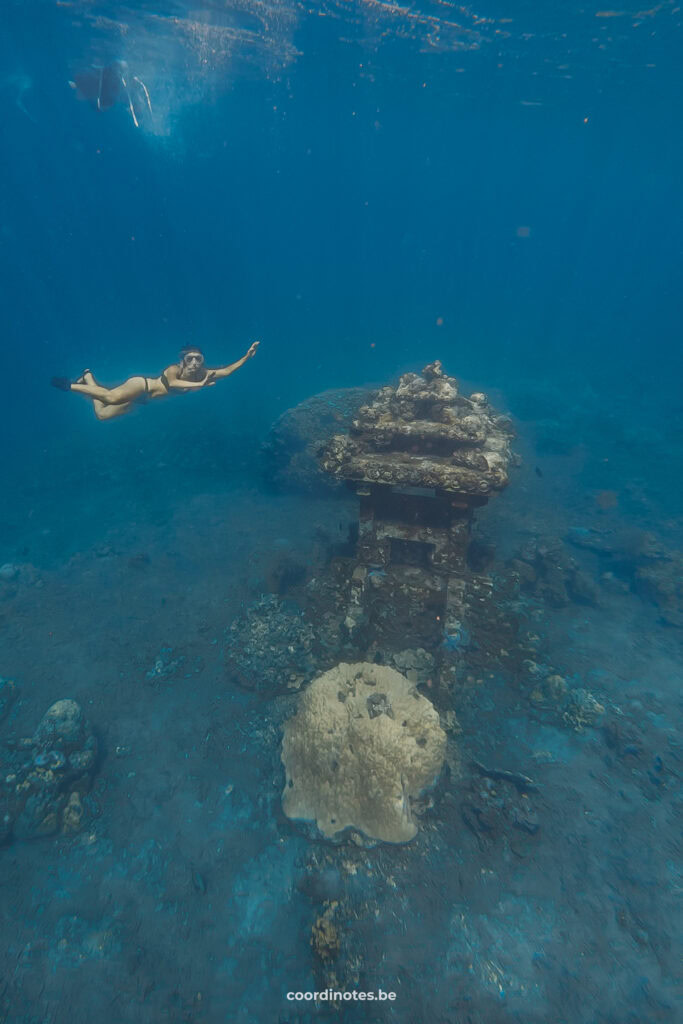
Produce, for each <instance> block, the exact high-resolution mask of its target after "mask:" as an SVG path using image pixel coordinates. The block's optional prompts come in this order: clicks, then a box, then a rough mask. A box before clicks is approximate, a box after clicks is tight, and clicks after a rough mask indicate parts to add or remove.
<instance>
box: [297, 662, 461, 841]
mask: <svg viewBox="0 0 683 1024" xmlns="http://www.w3.org/2000/svg"><path fill="white" fill-rule="evenodd" d="M445 747H446V736H445V733H444V732H443V730H442V728H441V725H440V724H439V714H438V712H437V711H436V709H435V708H434V707H433V705H432V704H431V703H430V701H428V700H427V699H426V697H423V696H421V695H420V694H419V693H418V692H417V690H416V689H415V686H414V684H413V683H411V682H409V681H408V680H407V679H406V678H405V677H404V676H402V675H401V674H400V673H399V672H396V671H395V670H394V669H392V668H387V667H386V666H384V665H374V664H370V663H368V662H359V663H357V664H353V665H349V664H344V663H342V664H341V665H337V666H336V667H335V668H333V669H330V671H329V672H325V673H324V674H323V675H322V676H320V677H319V678H318V679H316V680H314V682H312V683H311V685H310V686H309V687H308V688H307V689H306V690H305V691H304V692H303V693H302V695H301V698H300V701H299V707H298V710H297V713H296V714H295V715H294V717H293V718H290V719H289V721H288V722H287V723H286V724H285V732H284V738H283V741H282V761H283V764H284V766H285V772H286V776H287V782H286V785H285V790H284V793H283V794H282V806H283V809H284V812H285V814H286V815H287V817H289V818H303V819H308V820H315V822H316V824H317V826H318V828H319V829H320V831H321V832H322V833H323V834H324V835H326V836H328V837H333V836H335V835H336V834H337V833H339V832H341V831H343V830H344V829H345V828H349V827H353V828H356V829H358V830H360V831H361V832H363V833H365V835H367V836H369V837H371V838H373V839H381V840H384V841H386V842H390V843H404V842H407V841H408V840H409V839H412V838H413V836H414V835H415V833H416V832H417V826H416V824H415V822H414V821H413V818H412V814H411V808H410V798H411V797H417V796H418V795H419V794H420V792H421V791H422V790H424V789H426V788H427V787H428V786H431V785H432V784H433V783H434V782H435V780H436V778H437V776H438V774H439V772H440V770H441V765H442V763H443V758H444V752H445Z"/></svg>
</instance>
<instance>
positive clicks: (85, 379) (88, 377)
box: [74, 370, 95, 384]
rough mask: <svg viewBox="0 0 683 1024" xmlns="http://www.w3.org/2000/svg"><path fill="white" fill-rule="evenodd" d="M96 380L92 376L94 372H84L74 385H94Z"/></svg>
mask: <svg viewBox="0 0 683 1024" xmlns="http://www.w3.org/2000/svg"><path fill="white" fill-rule="evenodd" d="M94 383H95V378H94V377H93V375H92V370H84V371H83V373H82V374H81V375H80V377H78V379H77V380H75V381H74V384H94Z"/></svg>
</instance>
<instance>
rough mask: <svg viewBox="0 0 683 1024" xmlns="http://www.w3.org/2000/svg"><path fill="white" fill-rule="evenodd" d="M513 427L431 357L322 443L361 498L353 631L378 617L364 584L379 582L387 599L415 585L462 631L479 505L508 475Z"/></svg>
mask: <svg viewBox="0 0 683 1024" xmlns="http://www.w3.org/2000/svg"><path fill="white" fill-rule="evenodd" d="M511 434H512V429H511V424H510V421H509V420H508V419H507V417H505V416H501V415H499V414H497V413H496V412H495V411H494V410H493V409H492V408H491V406H490V404H489V402H488V399H487V398H486V395H483V394H480V393H477V394H472V395H470V397H469V398H468V397H466V396H464V395H461V394H460V393H459V390H458V384H457V381H456V380H455V378H453V377H448V376H446V374H445V373H444V372H443V370H442V367H441V363H440V362H435V363H431V364H430V365H429V366H426V367H425V368H424V370H423V371H422V374H421V375H420V374H416V373H407V374H404V375H403V376H402V377H401V379H400V381H399V383H398V386H397V387H396V388H393V387H385V388H381V389H380V391H379V392H378V393H377V395H376V397H375V399H374V401H373V402H372V403H371V404H369V405H364V406H362V407H361V408H360V410H359V412H358V415H357V418H356V419H354V420H353V422H352V426H351V431H350V433H349V434H338V435H335V436H334V437H333V438H331V440H330V441H329V442H328V443H327V444H326V445H325V446H324V448H323V449H322V451H321V452H320V464H321V466H322V468H323V469H324V470H326V471H327V472H328V473H331V474H332V475H333V476H334V477H336V478H337V479H339V480H344V481H346V482H347V483H348V484H349V486H351V487H352V488H353V489H354V490H355V491H356V493H357V494H358V497H359V499H360V522H359V532H358V545H357V552H356V559H357V565H356V567H355V569H354V571H353V574H352V582H351V595H350V603H349V612H348V615H347V619H346V626H347V628H348V630H349V633H350V635H351V636H353V635H354V632H356V631H357V630H358V628H359V627H360V626H361V625H363V624H366V623H369V621H370V620H372V618H373V616H372V613H371V610H370V605H372V604H375V603H376V602H374V601H372V600H368V596H367V593H368V590H371V591H372V592H373V594H377V591H378V589H381V590H382V592H383V593H384V596H385V597H386V599H387V600H388V601H389V604H391V602H392V600H393V601H394V603H395V602H396V600H397V599H398V598H399V595H400V594H401V593H402V594H403V596H404V597H406V596H408V595H412V598H410V600H409V605H412V607H413V611H417V610H418V606H419V605H421V606H422V608H423V609H424V608H425V607H426V608H427V610H428V611H427V614H428V616H429V617H430V618H431V620H432V621H438V622H439V623H440V624H441V625H440V629H443V632H444V634H445V637H446V640H448V638H449V637H454V636H457V635H458V632H459V631H460V630H461V629H462V622H461V615H462V603H463V602H462V594H463V587H464V572H465V567H466V559H467V548H468V544H469V538H470V530H471V522H472V516H473V510H474V509H475V508H477V507H479V506H482V505H485V504H486V502H487V501H488V499H489V498H490V497H492V496H493V495H495V494H497V493H498V492H499V491H501V490H503V488H504V487H505V486H506V485H507V483H508V468H509V465H510V462H511V459H512V453H511V450H510V439H511ZM420 595H421V598H420ZM399 603H401V602H399ZM402 603H403V606H404V610H406V606H405V600H404V601H403V602H402ZM372 626H373V630H376V629H380V630H381V622H378V621H374V622H372Z"/></svg>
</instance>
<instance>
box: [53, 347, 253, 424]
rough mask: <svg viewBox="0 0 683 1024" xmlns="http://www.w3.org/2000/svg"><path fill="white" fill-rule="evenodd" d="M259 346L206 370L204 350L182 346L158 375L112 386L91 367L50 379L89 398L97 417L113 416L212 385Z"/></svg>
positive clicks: (241, 362) (111, 417) (233, 370)
mask: <svg viewBox="0 0 683 1024" xmlns="http://www.w3.org/2000/svg"><path fill="white" fill-rule="evenodd" d="M258 346H259V343H258V341H255V342H254V343H253V345H250V347H249V349H248V351H247V353H246V355H243V356H242V358H241V359H238V360H237V362H236V363H230V365H229V366H218V367H216V368H215V369H213V370H209V369H207V367H206V366H205V365H204V354H203V353H202V351H201V350H200V349H198V348H197V347H196V345H193V346H191V347H188V348H184V349H183V350H182V351H181V353H180V362H179V363H173V365H172V366H167V367H166V369H165V370H164V371H163V373H161V375H160V376H159V377H129V378H128V380H126V381H124V382H123V384H119V386H118V387H115V388H104V387H102V386H101V385H100V384H98V383H97V381H96V380H95V378H94V377H93V375H92V372H91V371H90V370H84V371H83V373H82V374H81V376H80V377H79V378H78V380H75V381H70V380H69V379H68V377H53V378H52V380H51V382H50V383H51V384H52V386H53V387H55V388H59V390H60V391H77V392H78V394H80V395H85V396H86V398H90V399H92V404H93V407H94V409H95V415H96V416H97V418H98V420H111V419H113V418H114V417H115V416H123V415H124V413H127V412H128V411H129V410H130V409H131V407H132V406H133V405H136V404H141V403H144V402H149V401H150V400H151V399H153V398H166V396H167V395H170V394H173V393H174V392H177V393H178V394H182V392H184V391H191V390H192V389H193V388H206V387H212V386H213V385H214V384H215V383H216V381H217V380H220V379H221V378H222V377H229V376H230V374H231V373H234V372H235V370H239V369H240V367H242V366H244V364H245V363H246V362H247V360H248V359H253V357H254V356H255V355H256V349H257V348H258Z"/></svg>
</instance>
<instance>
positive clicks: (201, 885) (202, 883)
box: [191, 864, 207, 896]
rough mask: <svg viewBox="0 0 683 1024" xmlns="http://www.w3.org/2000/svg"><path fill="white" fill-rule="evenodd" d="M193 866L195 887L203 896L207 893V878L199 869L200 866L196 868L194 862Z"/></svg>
mask: <svg viewBox="0 0 683 1024" xmlns="http://www.w3.org/2000/svg"><path fill="white" fill-rule="evenodd" d="M191 868H192V884H193V886H194V887H195V889H196V890H197V892H199V893H201V894H202V896H203V895H204V894H205V893H206V888H207V886H206V879H205V878H204V875H203V874H202V873H201V871H199V870H198V868H196V867H195V866H194V864H192V865H191Z"/></svg>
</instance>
